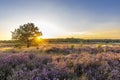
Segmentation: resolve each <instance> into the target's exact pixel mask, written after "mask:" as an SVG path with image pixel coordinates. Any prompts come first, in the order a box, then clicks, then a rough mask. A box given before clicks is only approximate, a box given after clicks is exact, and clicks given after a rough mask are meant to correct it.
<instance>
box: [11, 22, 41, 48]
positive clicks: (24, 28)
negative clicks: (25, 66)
mask: <svg viewBox="0 0 120 80" xmlns="http://www.w3.org/2000/svg"><path fill="white" fill-rule="evenodd" d="M39 36H42V32H40V31H39V29H38V27H36V26H35V25H34V23H27V24H24V25H20V26H19V28H17V29H15V30H14V31H13V32H12V39H13V40H18V41H19V42H21V43H24V44H26V46H27V47H30V45H31V44H32V43H33V42H34V40H35V38H37V37H39Z"/></svg>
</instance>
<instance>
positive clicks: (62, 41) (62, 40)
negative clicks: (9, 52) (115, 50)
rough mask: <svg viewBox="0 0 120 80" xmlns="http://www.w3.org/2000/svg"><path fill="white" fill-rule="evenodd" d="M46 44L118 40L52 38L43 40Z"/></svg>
mask: <svg viewBox="0 0 120 80" xmlns="http://www.w3.org/2000/svg"><path fill="white" fill-rule="evenodd" d="M44 41H45V42H48V43H81V42H82V43H120V39H80V38H54V39H44ZM0 43H11V44H12V43H18V41H13V40H4V41H0Z"/></svg>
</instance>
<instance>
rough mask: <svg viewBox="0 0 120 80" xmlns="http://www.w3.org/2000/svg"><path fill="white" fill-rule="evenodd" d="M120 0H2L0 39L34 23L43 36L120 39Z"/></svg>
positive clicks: (0, 3)
mask: <svg viewBox="0 0 120 80" xmlns="http://www.w3.org/2000/svg"><path fill="white" fill-rule="evenodd" d="M119 4H120V0H0V40H10V39H11V31H14V29H15V28H19V26H20V25H23V24H26V23H28V22H32V23H34V24H35V25H36V26H37V27H38V28H39V30H40V31H42V33H43V36H42V37H43V38H66V37H75V38H85V39H94V38H95V39H120V5H119Z"/></svg>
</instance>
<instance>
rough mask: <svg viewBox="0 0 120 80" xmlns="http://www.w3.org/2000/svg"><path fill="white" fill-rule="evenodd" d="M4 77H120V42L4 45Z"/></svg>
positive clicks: (0, 75) (0, 56)
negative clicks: (32, 45) (30, 45)
mask: <svg viewBox="0 0 120 80" xmlns="http://www.w3.org/2000/svg"><path fill="white" fill-rule="evenodd" d="M0 80H120V45H119V44H106V45H104V44H42V45H40V46H39V47H30V48H26V47H17V48H15V47H1V48H0Z"/></svg>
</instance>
